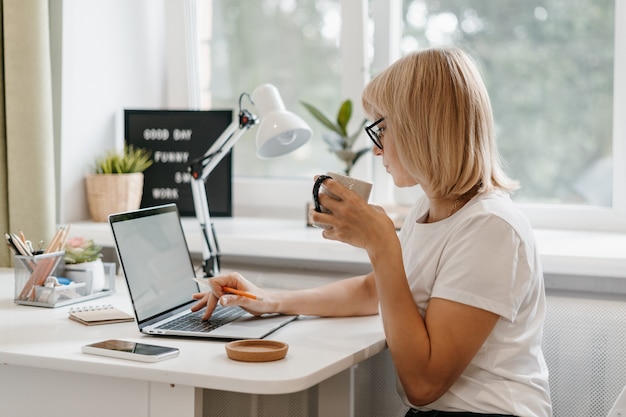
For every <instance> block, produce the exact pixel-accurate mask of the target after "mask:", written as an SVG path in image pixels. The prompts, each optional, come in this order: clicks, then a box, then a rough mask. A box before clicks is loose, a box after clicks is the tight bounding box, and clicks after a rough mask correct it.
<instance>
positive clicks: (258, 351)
mask: <svg viewBox="0 0 626 417" xmlns="http://www.w3.org/2000/svg"><path fill="white" fill-rule="evenodd" d="M287 349H289V345H287V343H283V342H278V341H276V340H264V339H249V340H237V341H234V342H230V343H228V344H226V355H228V357H229V358H230V359H232V360H235V361H243V362H269V361H277V360H279V359H283V358H284V357H285V355H287Z"/></svg>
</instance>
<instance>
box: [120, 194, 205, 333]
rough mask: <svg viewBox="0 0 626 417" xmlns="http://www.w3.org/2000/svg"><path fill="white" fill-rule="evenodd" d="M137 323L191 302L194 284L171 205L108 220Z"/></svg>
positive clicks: (181, 230)
mask: <svg viewBox="0 0 626 417" xmlns="http://www.w3.org/2000/svg"><path fill="white" fill-rule="evenodd" d="M110 221H111V227H112V229H113V234H114V237H115V241H116V244H117V251H118V256H119V258H120V261H121V263H122V267H123V268H124V274H125V275H126V280H127V282H128V287H129V288H128V289H129V291H130V293H131V298H132V300H133V304H134V308H135V311H136V313H137V320H138V321H140V322H141V321H143V320H145V319H148V318H151V317H153V316H155V315H157V314H159V313H162V312H165V311H168V310H171V309H173V308H176V307H178V306H181V305H183V304H185V303H188V302H189V301H191V300H192V298H191V294H193V293H196V292H198V285H197V284H196V283H195V281H193V277H194V276H195V273H194V270H193V264H192V262H191V258H190V256H189V250H188V248H187V242H186V241H185V235H184V233H183V229H182V226H181V224H180V217H179V214H178V210H177V209H176V206H175V205H165V206H159V207H156V208H148V209H144V210H139V211H135V212H131V213H126V214H117V215H112V216H111V217H110Z"/></svg>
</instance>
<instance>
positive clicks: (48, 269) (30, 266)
mask: <svg viewBox="0 0 626 417" xmlns="http://www.w3.org/2000/svg"><path fill="white" fill-rule="evenodd" d="M64 256H65V252H64V251H61V252H52V253H45V254H43V255H35V256H22V255H15V296H14V299H15V301H16V302H17V301H35V299H36V296H37V294H36V293H37V288H38V287H44V285H45V283H46V280H47V279H48V277H50V276H51V275H53V273H54V272H55V270H56V268H57V267H58V266H59V263H61V265H62V262H61V261H62V260H63V258H64Z"/></svg>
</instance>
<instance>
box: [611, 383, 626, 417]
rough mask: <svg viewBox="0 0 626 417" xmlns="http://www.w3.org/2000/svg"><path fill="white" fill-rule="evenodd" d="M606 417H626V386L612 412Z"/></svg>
mask: <svg viewBox="0 0 626 417" xmlns="http://www.w3.org/2000/svg"><path fill="white" fill-rule="evenodd" d="M606 417H626V386H625V387H624V389H623V390H622V393H621V394H620V395H619V396H618V397H617V400H615V403H614V404H613V407H612V408H611V411H609V414H608V415H607V416H606Z"/></svg>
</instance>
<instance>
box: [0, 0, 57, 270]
mask: <svg viewBox="0 0 626 417" xmlns="http://www.w3.org/2000/svg"><path fill="white" fill-rule="evenodd" d="M0 13H1V15H2V16H1V18H2V33H1V34H0V36H1V37H2V39H1V43H0V48H1V51H0V55H1V58H2V60H3V64H4V65H3V66H0V71H3V73H2V74H0V75H2V77H1V78H0V94H1V95H2V97H0V98H1V100H0V178H1V179H0V229H2V230H1V231H2V232H4V233H16V232H19V231H20V230H21V231H23V233H24V234H25V236H26V237H27V238H28V239H30V240H31V241H33V243H34V245H35V246H36V245H37V242H39V241H40V240H43V241H45V242H47V241H48V240H49V239H50V238H51V237H52V235H53V234H54V230H55V227H56V225H55V219H56V213H55V206H56V204H55V182H54V178H55V171H54V138H53V122H52V120H53V117H52V82H51V68H50V40H49V20H48V19H49V17H48V16H49V12H48V1H47V0H26V1H25V0H2V2H1V6H0ZM11 264H12V258H11V253H10V252H9V250H8V248H7V247H6V245H4V244H3V245H2V249H0V266H10V265H11Z"/></svg>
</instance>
